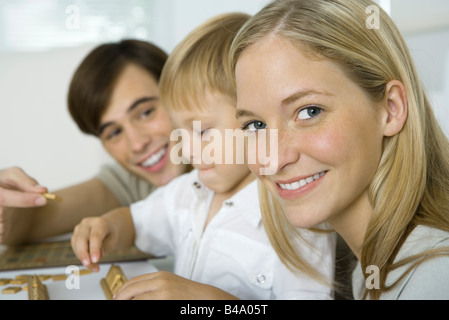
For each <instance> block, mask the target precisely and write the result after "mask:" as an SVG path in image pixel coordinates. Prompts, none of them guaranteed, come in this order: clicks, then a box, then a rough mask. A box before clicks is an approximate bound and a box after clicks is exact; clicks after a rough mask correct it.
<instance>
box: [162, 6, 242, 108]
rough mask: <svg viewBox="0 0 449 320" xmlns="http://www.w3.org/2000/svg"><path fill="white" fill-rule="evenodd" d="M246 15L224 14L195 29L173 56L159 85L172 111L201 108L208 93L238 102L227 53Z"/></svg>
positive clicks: (170, 57) (166, 103)
mask: <svg viewBox="0 0 449 320" xmlns="http://www.w3.org/2000/svg"><path fill="white" fill-rule="evenodd" d="M249 17H250V16H249V15H247V14H245V13H225V14H221V15H218V16H216V17H213V18H211V19H209V20H207V21H206V22H204V23H203V24H201V25H200V26H198V27H196V28H195V29H194V30H193V31H192V32H190V33H189V34H188V35H187V37H185V38H184V39H183V40H182V41H181V42H180V43H179V44H178V45H177V46H176V48H175V49H174V50H173V52H172V53H171V54H170V56H169V58H168V60H167V62H166V63H165V66H164V69H163V72H162V75H161V79H160V82H159V89H160V96H161V101H162V105H163V106H164V107H166V108H168V109H171V110H179V109H180V108H187V109H192V108H201V106H202V105H203V103H204V97H205V94H206V91H209V92H215V93H220V94H223V95H225V96H227V97H228V98H230V99H232V100H233V101H235V100H236V92H235V87H234V85H233V76H232V74H231V72H230V70H229V68H228V65H229V62H228V57H229V56H228V53H229V48H230V46H231V43H232V40H233V39H234V36H235V35H236V33H237V31H238V30H239V29H240V27H241V26H242V25H243V24H244V23H245V22H246V21H248V19H249Z"/></svg>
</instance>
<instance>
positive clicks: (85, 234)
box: [71, 217, 117, 271]
mask: <svg viewBox="0 0 449 320" xmlns="http://www.w3.org/2000/svg"><path fill="white" fill-rule="evenodd" d="M71 243H72V248H73V251H74V252H75V254H76V256H77V257H78V258H79V259H80V260H81V262H82V264H83V265H84V266H86V267H87V268H89V269H91V270H93V271H98V270H100V266H99V265H98V262H99V261H100V259H101V258H102V257H103V253H104V252H105V251H109V250H111V249H114V248H115V247H116V244H117V232H116V231H115V229H114V227H113V226H112V224H111V223H110V222H109V221H108V220H107V219H106V218H104V217H92V218H84V219H83V220H82V221H81V223H80V224H78V225H77V226H76V227H75V229H74V231H73V235H72V240H71Z"/></svg>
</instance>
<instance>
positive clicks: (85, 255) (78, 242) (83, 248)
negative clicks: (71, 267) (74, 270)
mask: <svg viewBox="0 0 449 320" xmlns="http://www.w3.org/2000/svg"><path fill="white" fill-rule="evenodd" d="M88 239H89V232H88V230H86V227H85V226H83V225H82V224H79V225H77V226H76V227H75V229H74V231H73V235H72V239H71V243H72V249H73V252H74V253H75V255H76V256H77V258H78V259H80V261H81V263H82V264H83V265H84V266H85V267H87V268H89V269H90V266H91V261H90V255H89V240H88Z"/></svg>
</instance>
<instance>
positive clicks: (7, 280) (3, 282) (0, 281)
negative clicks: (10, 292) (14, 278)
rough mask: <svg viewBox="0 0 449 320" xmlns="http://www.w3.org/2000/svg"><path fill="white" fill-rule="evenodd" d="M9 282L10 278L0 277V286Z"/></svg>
mask: <svg viewBox="0 0 449 320" xmlns="http://www.w3.org/2000/svg"><path fill="white" fill-rule="evenodd" d="M10 282H11V279H0V286H6V285H7V284H9V283H10Z"/></svg>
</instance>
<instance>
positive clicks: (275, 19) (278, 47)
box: [230, 0, 449, 299]
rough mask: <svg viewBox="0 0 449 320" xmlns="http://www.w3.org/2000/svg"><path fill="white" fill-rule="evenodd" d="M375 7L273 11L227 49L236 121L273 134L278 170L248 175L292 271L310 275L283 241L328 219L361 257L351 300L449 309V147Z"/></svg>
mask: <svg viewBox="0 0 449 320" xmlns="http://www.w3.org/2000/svg"><path fill="white" fill-rule="evenodd" d="M373 6H375V3H374V2H372V1H369V0H362V1H360V0H295V1H289V0H282V1H275V2H272V3H270V4H268V5H267V6H266V7H265V8H264V9H262V10H261V11H260V12H259V13H258V14H256V15H255V16H254V17H253V18H251V19H250V21H249V22H248V23H247V24H246V25H245V26H244V27H243V28H242V29H241V30H240V31H239V34H238V35H237V36H236V38H235V40H234V42H233V45H232V47H231V52H230V55H231V59H232V62H231V67H232V69H233V70H232V71H233V72H234V73H235V80H236V87H237V96H238V102H237V111H236V115H237V117H238V120H239V122H240V124H241V126H242V128H243V129H244V130H246V131H247V132H248V134H249V135H256V136H257V135H260V134H261V132H260V131H261V130H266V131H267V132H270V133H271V132H273V131H271V130H273V129H276V130H277V134H278V142H279V144H278V150H279V159H278V167H277V171H276V173H275V174H273V175H265V176H263V175H260V174H259V172H260V171H259V169H260V168H261V167H263V164H261V163H256V164H253V165H251V170H252V172H253V173H255V174H256V175H257V176H258V178H259V180H260V182H261V184H260V185H261V186H260V196H261V202H262V205H263V206H264V208H263V217H264V223H265V225H266V228H267V232H268V234H269V236H270V239H271V241H272V243H273V245H274V247H275V248H276V250H277V251H278V254H279V255H280V256H281V257H282V259H283V261H284V263H286V264H287V265H289V266H290V267H296V268H299V269H302V270H305V269H307V267H308V266H307V264H306V263H304V262H303V260H302V259H301V253H300V252H295V251H294V250H293V249H292V247H291V245H290V244H289V242H288V241H287V240H286V239H288V235H289V234H290V233H292V232H293V230H294V229H293V226H295V227H300V228H311V227H314V226H316V225H318V224H320V223H323V222H328V223H329V224H330V225H331V226H332V227H333V229H334V230H335V231H337V232H338V233H339V234H340V235H341V237H342V238H343V239H344V240H345V241H346V243H347V244H348V246H349V247H350V248H351V249H352V251H353V252H354V254H355V256H356V257H357V259H358V261H359V264H358V265H357V267H356V269H355V270H354V274H353V286H354V291H353V292H354V296H355V298H369V299H426V298H430V299H435V298H436V299H448V298H449V254H448V253H449V250H448V247H449V142H448V139H447V137H446V136H445V135H444V134H443V132H442V130H441V128H440V126H439V125H438V122H437V120H436V119H435V117H434V114H433V111H432V108H431V106H430V104H429V102H428V100H427V98H426V94H425V92H424V88H423V86H422V84H421V82H420V80H419V79H418V76H417V72H416V69H415V67H414V65H413V61H412V58H411V56H410V53H409V51H408V49H407V46H406V44H405V42H404V40H403V38H402V36H401V35H400V33H399V31H398V30H397V28H396V27H395V25H394V23H393V22H392V21H391V19H390V18H389V17H388V15H387V14H386V13H385V12H383V11H382V10H380V9H379V8H377V7H373ZM373 8H377V9H378V10H372V9H373ZM373 12H374V13H373ZM376 12H378V13H379V16H378V17H377V18H378V22H379V23H378V25H377V26H375V27H372V26H371V25H370V24H369V23H368V22H370V20H372V19H373V18H376V17H375V16H374V17H373V16H372V14H376ZM256 140H257V139H256ZM248 147H249V148H250V149H249V152H251V148H252V147H253V146H252V145H249V146H248Z"/></svg>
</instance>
